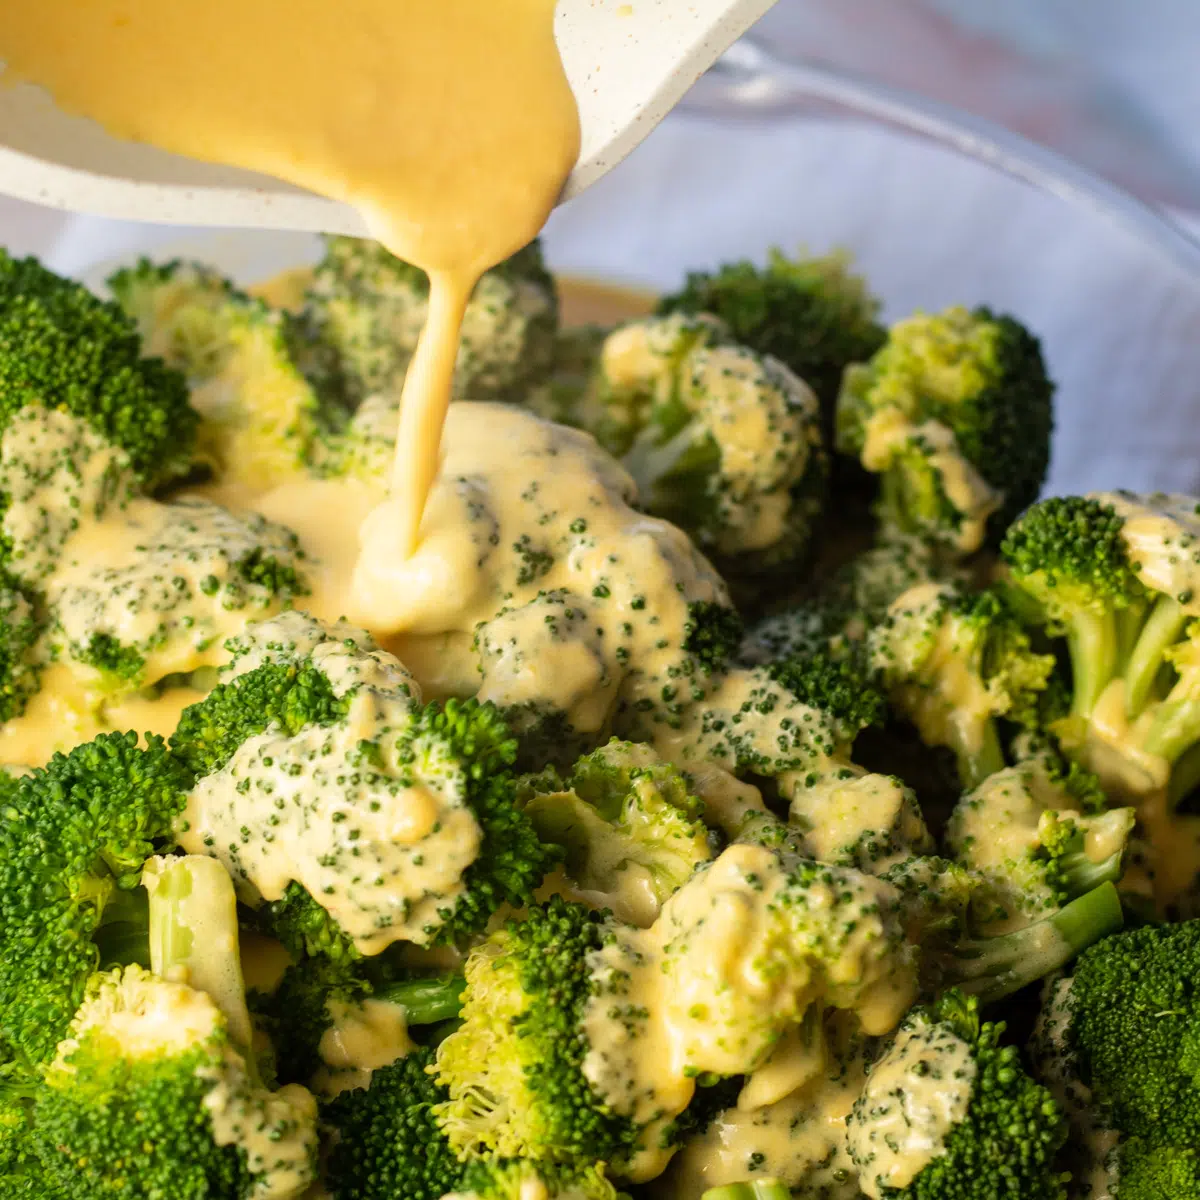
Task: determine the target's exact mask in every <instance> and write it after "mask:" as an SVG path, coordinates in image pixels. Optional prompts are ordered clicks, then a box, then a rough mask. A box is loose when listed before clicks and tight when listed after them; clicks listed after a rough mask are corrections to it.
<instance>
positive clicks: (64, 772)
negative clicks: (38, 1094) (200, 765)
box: [0, 733, 188, 1064]
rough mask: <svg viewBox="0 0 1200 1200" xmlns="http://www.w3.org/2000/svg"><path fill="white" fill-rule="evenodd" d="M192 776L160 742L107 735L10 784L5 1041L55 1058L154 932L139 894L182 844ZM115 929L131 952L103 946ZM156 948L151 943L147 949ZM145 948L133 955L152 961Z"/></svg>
mask: <svg viewBox="0 0 1200 1200" xmlns="http://www.w3.org/2000/svg"><path fill="white" fill-rule="evenodd" d="M187 784H188V777H187V773H186V772H185V771H184V770H183V769H182V768H181V767H180V765H179V764H178V763H177V762H176V761H175V759H174V758H173V757H172V756H171V755H170V754H168V752H167V748H166V746H165V745H164V744H163V742H162V740H161V739H160V738H156V737H151V738H148V739H147V746H146V748H145V749H141V748H139V746H138V744H137V737H136V736H135V735H134V734H132V733H129V734H118V733H112V734H102V735H101V736H99V737H97V738H96V739H95V740H94V741H91V742H86V743H84V744H83V745H81V746H77V747H76V748H75V749H74V750H72V751H71V752H70V753H69V754H57V755H55V756H54V758H53V759H51V761H50V762H49V763H48V764H47V765H46V766H45V767H44V768H41V769H38V770H36V771H32V772H30V773H29V774H28V775H24V776H22V777H20V778H19V779H17V780H16V781H15V783H14V784H12V785H11V786H10V787H9V791H10V794H9V795H8V797H7V799H6V801H5V805H4V810H5V811H4V820H3V822H0V864H2V866H0V1039H2V1040H3V1042H4V1043H6V1044H7V1045H8V1046H9V1047H10V1048H11V1050H12V1052H13V1054H14V1055H15V1056H16V1058H17V1060H18V1061H20V1062H23V1063H27V1064H35V1063H41V1062H45V1061H46V1060H47V1059H48V1058H50V1057H51V1056H52V1054H53V1052H54V1047H55V1046H56V1045H57V1043H58V1042H59V1040H60V1039H61V1038H62V1037H63V1035H64V1034H65V1032H66V1028H67V1025H68V1024H69V1023H70V1020H71V1017H72V1015H73V1014H74V1012H75V1010H76V1009H77V1008H78V1007H79V1004H80V1001H81V1000H82V998H83V994H84V989H85V986H86V983H87V980H88V978H89V976H90V975H91V974H92V973H93V972H94V971H96V970H97V969H98V968H100V967H103V966H107V965H112V963H113V962H114V961H128V960H129V957H130V955H129V953H128V949H127V948H128V946H129V945H130V943H131V942H132V944H133V945H134V946H135V947H136V944H137V929H138V927H139V925H140V926H141V928H142V934H141V936H142V938H143V939H145V937H146V934H145V925H144V919H145V918H144V915H143V914H142V913H141V912H139V908H138V905H137V902H136V901H135V900H134V899H133V898H132V896H131V893H135V891H136V890H137V889H138V886H139V883H140V881H141V873H142V865H143V863H144V862H145V860H146V859H147V858H149V857H150V856H151V855H152V854H154V853H155V852H156V851H157V850H159V849H160V848H163V847H165V846H168V845H170V844H171V842H172V840H173V834H172V827H173V822H174V820H175V818H176V816H177V815H178V814H179V813H180V812H181V811H182V809H183V807H184V803H185V800H186V789H187ZM110 923H111V924H112V925H113V927H114V932H115V933H117V934H118V935H119V936H118V941H119V942H120V943H121V945H122V946H123V947H125V949H122V950H121V951H120V952H119V953H116V954H114V955H110V954H109V953H108V952H106V950H105V949H103V948H102V946H101V945H98V944H97V943H98V941H99V942H101V943H103V941H104V931H105V929H106V926H107V925H108V924H110ZM147 952H148V947H147ZM144 953H145V952H143V953H142V954H140V955H138V954H135V955H134V958H135V960H136V959H137V958H141V959H142V961H144Z"/></svg>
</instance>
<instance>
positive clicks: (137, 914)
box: [92, 887, 150, 971]
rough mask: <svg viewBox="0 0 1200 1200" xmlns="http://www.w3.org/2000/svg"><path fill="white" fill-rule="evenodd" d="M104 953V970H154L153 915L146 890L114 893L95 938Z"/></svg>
mask: <svg viewBox="0 0 1200 1200" xmlns="http://www.w3.org/2000/svg"><path fill="white" fill-rule="evenodd" d="M92 941H94V942H95V943H96V947H97V949H98V950H99V951H100V968H101V970H104V971H107V970H109V969H110V968H112V967H128V966H131V965H133V964H136V965H137V966H139V967H146V968H147V969H149V967H150V912H149V905H148V903H147V898H146V890H145V888H142V887H137V888H132V889H129V890H126V889H121V890H119V891H115V892H113V893H111V895H110V896H109V898H108V900H107V901H106V902H105V904H104V911H103V913H102V914H101V918H100V926H99V928H98V929H97V930H96V932H95V933H93V934H92Z"/></svg>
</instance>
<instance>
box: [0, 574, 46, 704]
mask: <svg viewBox="0 0 1200 1200" xmlns="http://www.w3.org/2000/svg"><path fill="white" fill-rule="evenodd" d="M40 633H41V621H39V620H38V618H37V616H36V614H35V612H34V608H33V605H32V604H31V603H30V602H29V600H28V598H27V597H26V596H25V595H24V594H23V593H22V592H21V591H20V590H19V589H18V588H16V587H4V586H0V722H2V721H8V720H11V719H12V718H13V717H19V716H20V715H21V714H22V713H23V712H24V711H25V705H26V703H27V702H28V700H29V697H30V696H32V695H33V694H34V693H35V692H36V691H37V690H38V688H39V687H40V686H41V673H42V668H43V666H44V663H42V662H41V661H40V658H39V656H38V655H37V654H35V653H34V647H35V646H36V644H37V640H38V637H39V635H40Z"/></svg>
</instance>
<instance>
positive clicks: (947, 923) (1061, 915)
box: [882, 856, 1124, 1005]
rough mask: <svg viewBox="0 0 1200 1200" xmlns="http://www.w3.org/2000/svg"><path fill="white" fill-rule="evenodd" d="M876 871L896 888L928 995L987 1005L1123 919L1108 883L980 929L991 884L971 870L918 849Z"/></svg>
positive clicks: (989, 907)
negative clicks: (948, 994) (964, 996)
mask: <svg viewBox="0 0 1200 1200" xmlns="http://www.w3.org/2000/svg"><path fill="white" fill-rule="evenodd" d="M882 878H883V879H884V881H885V882H887V883H889V884H891V885H892V886H893V887H895V888H896V889H897V891H898V892H899V894H900V904H899V913H900V919H901V921H902V923H903V925H904V928H905V931H906V933H907V936H908V938H909V940H910V941H911V942H912V943H913V944H914V945H919V946H920V948H921V987H922V990H923V991H924V992H925V993H927V994H929V995H933V996H936V995H939V994H940V993H942V992H944V991H947V990H948V989H950V988H959V989H960V990H962V991H964V992H967V993H969V994H970V995H973V996H977V997H978V998H979V1001H980V1003H981V1004H989V1005H990V1004H994V1003H996V1002H997V1001H1000V1000H1003V999H1004V998H1005V997H1006V996H1011V995H1012V994H1013V993H1014V992H1017V991H1019V990H1020V989H1021V988H1023V987H1027V986H1028V985H1029V984H1031V983H1036V982H1037V981H1038V980H1039V979H1044V978H1045V977H1046V976H1047V975H1050V974H1052V973H1053V972H1054V971H1057V970H1059V969H1061V968H1062V967H1064V966H1065V965H1066V964H1067V963H1069V962H1070V961H1071V960H1072V959H1073V958H1075V956H1076V955H1078V954H1079V953H1080V952H1081V951H1083V950H1085V949H1086V948H1087V947H1088V946H1090V945H1092V944H1093V943H1094V942H1097V941H1099V940H1100V939H1101V938H1104V937H1107V936H1108V935H1109V934H1111V933H1115V932H1116V931H1117V930H1118V929H1120V928H1121V926H1122V924H1123V922H1124V915H1123V913H1122V909H1121V900H1120V897H1119V896H1118V895H1117V890H1116V888H1115V887H1114V886H1113V885H1112V883H1102V884H1100V885H1099V886H1098V887H1095V888H1093V889H1092V890H1091V891H1090V892H1085V893H1084V894H1083V895H1081V896H1078V897H1077V898H1076V899H1074V900H1072V901H1070V903H1068V904H1066V905H1064V906H1063V907H1061V908H1057V909H1054V910H1052V911H1050V912H1048V913H1046V914H1045V915H1043V916H1041V917H1040V918H1039V919H1037V920H1032V921H1031V920H1029V919H1026V920H1025V922H1024V923H1022V924H1019V925H1018V926H1017V928H1008V929H1006V928H1005V926H1003V925H1000V926H999V927H998V928H995V929H992V930H989V929H986V928H984V929H982V930H981V929H979V928H977V926H976V921H975V919H974V918H975V911H976V910H977V909H979V908H982V909H983V911H984V914H985V916H986V915H990V916H991V917H992V918H993V919H994V918H995V916H996V913H995V895H994V888H993V885H992V884H991V882H990V881H989V880H988V879H987V878H986V877H984V876H982V875H980V874H979V873H978V872H975V871H972V870H970V869H969V868H967V867H964V866H962V865H961V864H959V863H955V862H950V861H948V860H946V859H941V858H937V857H919V856H918V857H914V858H910V859H908V860H906V861H904V862H900V863H897V864H896V865H895V866H893V867H890V868H889V869H888V870H887V871H885V872H884V874H883V876H882ZM981 896H982V900H981V898H980V897H981Z"/></svg>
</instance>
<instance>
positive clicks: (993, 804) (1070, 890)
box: [946, 753, 1134, 927]
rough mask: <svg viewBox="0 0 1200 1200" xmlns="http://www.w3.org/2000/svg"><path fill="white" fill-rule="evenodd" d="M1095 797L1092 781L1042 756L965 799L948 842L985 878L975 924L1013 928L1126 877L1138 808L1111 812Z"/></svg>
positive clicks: (1055, 758) (954, 817) (1055, 759)
mask: <svg viewBox="0 0 1200 1200" xmlns="http://www.w3.org/2000/svg"><path fill="white" fill-rule="evenodd" d="M1097 792H1098V789H1097V788H1096V783H1095V777H1094V776H1091V775H1089V774H1088V773H1087V772H1085V771H1082V770H1081V769H1080V768H1079V767H1078V766H1077V765H1076V764H1071V765H1070V766H1067V765H1066V764H1065V763H1064V762H1063V761H1062V760H1061V759H1060V758H1059V757H1058V756H1057V755H1055V754H1052V753H1045V754H1042V755H1038V756H1034V757H1030V758H1027V759H1025V760H1023V761H1022V762H1020V763H1018V764H1017V765H1016V766H1013V767H1006V768H1005V769H1003V770H1001V771H997V772H996V773H995V774H994V775H991V776H989V777H988V778H987V779H985V780H984V781H983V782H982V783H981V784H980V785H979V786H978V787H977V788H975V789H974V790H972V791H970V792H968V793H967V794H966V795H965V796H964V797H963V798H962V800H961V801H960V802H959V803H958V805H957V806H956V807H955V809H954V811H953V812H952V813H951V815H950V820H949V823H948V825H947V829H946V840H947V844H948V846H949V848H950V849H951V851H952V852H953V854H954V856H955V858H956V859H957V860H958V861H959V862H961V863H963V864H964V865H965V866H968V867H970V868H971V869H973V870H975V871H978V872H979V873H980V875H982V876H983V877H984V878H985V879H986V880H987V881H988V886H986V887H984V888H982V889H981V890H980V892H979V893H978V894H977V896H976V898H975V915H976V919H977V921H979V922H980V923H981V924H983V925H985V926H986V925H989V924H991V923H993V922H1004V923H1007V924H1008V925H1009V926H1010V927H1011V926H1012V925H1013V924H1014V923H1017V922H1019V921H1021V920H1028V919H1032V918H1034V917H1036V916H1038V915H1041V914H1042V913H1044V912H1045V911H1046V910H1047V909H1051V908H1055V907H1058V906H1061V905H1063V904H1066V903H1068V902H1070V901H1071V900H1074V899H1076V898H1077V897H1078V896H1081V895H1083V894H1084V893H1085V892H1088V891H1091V889H1092V888H1094V887H1097V886H1099V885H1100V884H1101V883H1104V882H1112V883H1116V882H1117V881H1118V880H1119V879H1120V878H1121V875H1122V871H1123V869H1124V862H1125V854H1126V850H1127V847H1128V842H1129V837H1130V834H1131V833H1132V831H1133V825H1134V811H1133V809H1132V808H1117V809H1108V808H1107V807H1106V805H1105V803H1104V800H1103V795H1102V794H1100V795H1099V796H1098V794H1097Z"/></svg>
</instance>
